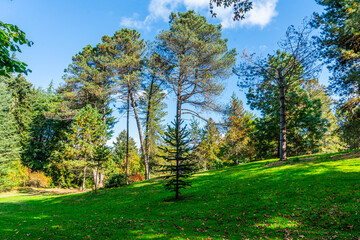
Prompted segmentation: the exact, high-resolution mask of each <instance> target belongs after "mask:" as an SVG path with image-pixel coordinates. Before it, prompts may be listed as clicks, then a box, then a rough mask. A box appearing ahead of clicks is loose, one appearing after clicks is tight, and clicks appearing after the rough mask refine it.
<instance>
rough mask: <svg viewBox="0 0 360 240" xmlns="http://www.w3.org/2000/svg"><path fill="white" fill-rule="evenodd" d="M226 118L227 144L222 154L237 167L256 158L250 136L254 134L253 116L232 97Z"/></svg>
mask: <svg viewBox="0 0 360 240" xmlns="http://www.w3.org/2000/svg"><path fill="white" fill-rule="evenodd" d="M225 113H226V116H225V122H224V125H225V129H226V135H225V143H224V147H223V148H222V154H223V155H224V156H225V157H226V158H227V159H228V160H230V161H231V162H233V163H235V164H236V165H238V164H239V162H241V161H245V160H246V159H250V158H252V157H253V156H254V146H253V145H252V143H251V139H250V136H251V134H252V133H253V123H252V115H251V114H250V113H248V112H247V111H245V110H244V108H243V104H242V102H241V101H240V100H239V99H238V98H237V97H236V96H235V93H233V95H232V96H231V100H230V104H229V105H228V107H227V109H226V112H225Z"/></svg>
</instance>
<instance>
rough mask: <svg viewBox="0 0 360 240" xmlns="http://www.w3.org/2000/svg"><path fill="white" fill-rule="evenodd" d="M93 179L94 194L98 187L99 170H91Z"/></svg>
mask: <svg viewBox="0 0 360 240" xmlns="http://www.w3.org/2000/svg"><path fill="white" fill-rule="evenodd" d="M92 174H93V179H94V185H95V192H96V190H97V189H98V187H99V169H94V168H93V169H92Z"/></svg>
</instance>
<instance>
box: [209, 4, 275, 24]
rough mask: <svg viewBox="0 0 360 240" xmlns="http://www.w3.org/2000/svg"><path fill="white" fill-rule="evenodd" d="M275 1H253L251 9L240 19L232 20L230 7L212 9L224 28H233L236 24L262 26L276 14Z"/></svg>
mask: <svg viewBox="0 0 360 240" xmlns="http://www.w3.org/2000/svg"><path fill="white" fill-rule="evenodd" d="M277 2H278V0H257V1H256V0H255V1H254V2H253V9H251V10H250V11H249V12H248V13H247V14H246V16H245V19H244V20H240V21H233V20H232V15H233V12H232V9H231V8H226V9H224V8H214V10H215V12H216V13H217V17H218V18H219V19H220V20H221V24H222V26H223V27H224V28H235V27H238V26H240V27H243V26H260V27H262V28H263V27H265V26H266V25H268V24H269V23H270V22H271V20H272V19H273V18H274V17H276V16H277V15H278V12H277V11H276V4H277Z"/></svg>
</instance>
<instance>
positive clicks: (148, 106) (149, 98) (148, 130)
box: [144, 77, 154, 179]
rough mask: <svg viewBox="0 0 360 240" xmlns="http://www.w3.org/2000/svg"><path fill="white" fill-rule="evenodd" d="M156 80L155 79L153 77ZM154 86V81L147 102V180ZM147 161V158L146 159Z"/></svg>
mask: <svg viewBox="0 0 360 240" xmlns="http://www.w3.org/2000/svg"><path fill="white" fill-rule="evenodd" d="M153 78H154V77H153ZM153 86H154V79H152V80H151V82H150V91H149V96H148V100H147V113H146V122H145V124H146V125H145V153H144V155H146V158H147V160H148V161H147V162H146V161H145V179H150V169H149V162H150V153H151V148H150V139H149V138H150V132H151V120H152V118H151V108H152V104H151V98H152V94H153ZM144 160H145V158H144Z"/></svg>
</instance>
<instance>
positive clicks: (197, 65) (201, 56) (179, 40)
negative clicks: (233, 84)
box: [157, 11, 236, 131]
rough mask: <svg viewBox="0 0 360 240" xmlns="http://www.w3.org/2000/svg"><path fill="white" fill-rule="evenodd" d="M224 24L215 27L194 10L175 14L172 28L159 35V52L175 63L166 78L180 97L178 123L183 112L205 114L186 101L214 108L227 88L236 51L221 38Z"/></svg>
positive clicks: (172, 16)
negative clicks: (184, 106) (184, 105)
mask: <svg viewBox="0 0 360 240" xmlns="http://www.w3.org/2000/svg"><path fill="white" fill-rule="evenodd" d="M221 37H222V36H221V26H220V25H218V26H215V25H213V24H210V23H208V22H207V21H206V18H205V17H203V16H200V15H196V14H195V12H194V11H188V12H185V13H178V14H175V13H172V14H171V16H170V29H169V30H168V31H162V32H161V33H160V34H159V35H158V36H157V43H158V48H159V51H158V53H159V54H160V56H161V57H162V59H164V61H165V62H166V63H167V64H169V65H170V66H171V71H170V72H169V75H168V78H166V81H167V83H168V86H169V89H170V90H171V91H173V92H174V94H175V96H176V126H177V127H179V129H178V131H180V125H181V124H180V122H181V120H182V114H192V115H194V116H197V117H201V115H200V114H198V112H197V111H194V110H192V109H190V108H187V109H185V108H183V104H190V105H191V106H195V107H199V108H200V109H202V110H214V109H215V108H216V107H217V106H216V105H215V104H214V103H215V101H214V98H215V97H217V96H218V95H219V94H220V93H221V92H222V90H223V85H222V83H221V80H223V79H226V78H227V77H229V76H230V74H231V68H232V66H233V65H234V63H235V55H236V52H235V50H234V49H233V50H230V51H228V49H227V40H226V39H222V38H221Z"/></svg>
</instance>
